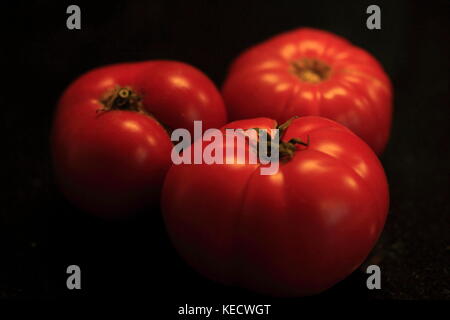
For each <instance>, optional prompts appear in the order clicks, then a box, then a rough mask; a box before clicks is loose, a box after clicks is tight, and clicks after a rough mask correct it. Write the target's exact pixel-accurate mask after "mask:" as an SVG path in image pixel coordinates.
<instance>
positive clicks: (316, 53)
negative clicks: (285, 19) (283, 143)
mask: <svg viewBox="0 0 450 320" xmlns="http://www.w3.org/2000/svg"><path fill="white" fill-rule="evenodd" d="M223 96H224V99H225V104H226V106H227V108H228V111H229V116H230V118H231V120H239V119H245V118H253V117H271V118H273V119H276V120H277V121H279V122H285V121H287V120H288V119H289V118H291V117H292V116H303V115H318V116H322V117H326V118H329V119H332V120H335V121H337V122H339V123H341V124H343V125H345V126H347V127H348V128H350V129H351V130H352V131H353V132H355V133H356V134H357V135H358V136H360V137H361V138H362V139H363V140H364V141H366V142H367V143H368V144H369V145H370V146H371V147H372V149H373V150H374V151H375V152H376V153H378V154H380V153H381V152H382V151H383V149H384V147H385V145H386V143H387V141H388V138H389V132H390V127H391V113H392V110H391V109H392V89H391V83H390V80H389V78H388V76H387V75H386V73H385V72H384V71H383V69H382V67H381V65H380V64H379V63H378V62H377V60H375V58H373V57H372V56H371V55H370V54H369V53H367V52H366V51H364V50H363V49H361V48H358V47H356V46H353V45H352V44H351V43H349V42H348V41H347V40H345V39H343V38H341V37H339V36H337V35H334V34H332V33H329V32H325V31H321V30H314V29H298V30H294V31H291V32H287V33H283V34H281V35H278V36H276V37H274V38H272V39H269V40H268V41H266V42H263V43H262V44H259V45H257V46H255V47H252V48H250V49H249V50H247V51H246V52H244V53H243V54H242V55H241V56H239V57H238V58H237V59H236V60H235V61H234V63H233V64H232V66H231V69H230V72H229V75H228V77H227V79H226V81H225V84H224V86H223Z"/></svg>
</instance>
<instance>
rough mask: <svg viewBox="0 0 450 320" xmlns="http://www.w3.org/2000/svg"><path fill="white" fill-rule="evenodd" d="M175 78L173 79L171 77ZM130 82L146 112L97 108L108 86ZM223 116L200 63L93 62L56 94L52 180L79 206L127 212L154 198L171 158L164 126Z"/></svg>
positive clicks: (114, 214) (211, 122)
mask: <svg viewBox="0 0 450 320" xmlns="http://www.w3.org/2000/svg"><path fill="white" fill-rule="evenodd" d="M173 79H175V80H176V81H172V80H173ZM116 86H120V87H127V86H128V87H131V88H132V89H133V90H134V91H135V92H136V93H137V94H138V95H140V96H141V97H142V107H143V109H144V111H145V112H147V114H145V113H141V112H135V111H129V110H109V111H101V109H102V108H103V107H104V106H103V105H102V103H101V102H100V100H101V99H102V97H103V96H104V95H105V93H106V92H108V91H109V90H111V89H113V88H115V87H116ZM194 120H203V125H204V126H205V127H215V126H219V127H220V126H221V125H223V124H224V123H226V111H225V107H224V103H223V101H222V99H221V97H220V94H219V92H218V90H217V89H216V88H215V86H214V84H213V83H212V82H211V81H210V80H209V79H208V78H207V77H206V76H205V75H204V74H203V73H201V72H200V71H199V70H197V69H195V68H194V67H191V66H189V65H187V64H184V63H180V62H175V61H149V62H139V63H124V64H117V65H112V66H106V67H101V68H98V69H95V70H92V71H90V72H88V73H86V74H84V75H82V76H81V77H80V78H78V79H77V80H76V81H74V82H73V83H72V84H71V85H70V86H69V87H68V88H67V90H66V91H65V92H64V94H63V95H62V97H61V99H60V101H59V104H58V108H57V111H56V114H55V117H54V123H53V132H52V156H53V164H54V172H55V177H56V180H57V183H58V185H59V187H60V189H61V191H62V192H63V193H64V194H65V196H66V197H67V198H68V199H69V200H70V201H71V202H72V203H74V204H75V205H77V206H78V207H80V208H81V209H83V210H85V211H88V212H90V213H93V214H95V215H98V216H101V217H104V218H120V217H126V216H128V215H130V214H132V213H134V212H136V211H137V210H140V209H142V208H144V207H149V206H152V205H158V203H159V196H160V191H161V187H162V184H163V182H164V176H165V173H166V172H167V170H168V168H169V167H170V165H171V163H172V162H171V158H170V153H171V150H172V143H171V141H170V136H169V134H168V133H167V132H166V130H165V128H164V126H166V127H167V128H178V127H181V128H187V129H191V126H192V122H193V121H194Z"/></svg>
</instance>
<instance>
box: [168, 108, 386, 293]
mask: <svg viewBox="0 0 450 320" xmlns="http://www.w3.org/2000/svg"><path fill="white" fill-rule="evenodd" d="M229 128H234V129H243V130H247V129H257V130H258V131H265V132H270V130H271V129H275V128H278V129H279V136H280V137H281V139H280V141H279V147H278V152H279V157H278V159H279V167H278V171H277V172H275V173H274V174H270V175H264V174H261V170H260V167H261V166H262V165H263V164H261V163H259V162H258V163H250V162H244V163H239V162H238V161H237V160H238V158H239V156H238V155H239V154H241V157H248V154H249V153H251V152H258V150H259V148H255V143H254V141H253V142H252V141H250V140H248V142H247V143H245V144H233V145H232V146H230V145H229V141H230V140H227V138H226V135H227V133H226V129H229ZM221 130H222V131H223V136H224V138H223V139H221V140H220V142H221V143H222V148H223V150H222V152H221V155H222V156H223V157H230V156H232V157H233V159H234V161H222V163H223V164H216V163H205V162H203V163H199V164H193V163H191V164H189V163H180V164H179V165H173V166H172V167H171V168H170V170H169V171H168V173H167V175H166V178H165V183H164V187H163V193H162V200H161V201H162V202H161V204H162V211H163V216H164V221H165V224H166V227H167V230H168V234H169V236H170V238H171V241H172V243H173V244H174V246H175V248H176V250H177V251H178V252H179V254H180V255H181V256H182V257H183V258H184V259H185V260H186V261H187V263H188V264H189V265H190V266H192V267H193V268H194V269H195V270H197V271H198V272H200V273H201V274H203V275H205V276H206V277H208V278H210V279H213V280H216V281H219V282H221V283H224V284H229V285H237V286H241V287H244V288H248V289H250V290H254V291H257V292H260V293H264V294H269V295H277V296H303V295H311V294H316V293H319V292H322V291H324V290H326V289H327V288H329V287H331V286H333V285H334V284H336V283H337V282H339V281H341V280H342V279H344V278H345V277H347V276H348V275H349V274H351V273H352V272H353V271H354V270H355V269H357V268H358V267H359V266H360V265H361V263H362V262H363V261H364V260H365V258H366V257H367V256H368V254H369V252H370V251H371V249H372V248H373V246H374V245H375V243H376V241H377V239H378V237H379V236H380V233H381V231H382V229H383V226H384V223H385V220H386V216H387V213H388V206H389V192H388V184H387V180H386V176H385V173H384V170H383V167H382V165H381V164H380V161H379V160H378V158H377V156H376V154H375V153H374V152H373V150H372V149H371V148H370V147H369V146H368V145H367V144H366V143H365V142H364V141H363V140H361V139H360V138H359V137H357V136H356V135H355V134H354V133H353V132H351V131H350V130H349V129H348V128H346V127H344V126H342V125H340V124H339V123H337V122H334V121H332V120H329V119H326V118H321V117H316V116H305V117H300V118H297V119H291V120H290V121H288V122H286V123H284V124H282V125H280V126H278V125H277V121H275V120H274V119H270V118H254V119H246V120H240V121H235V122H232V123H229V124H227V125H226V126H224V127H222V129H221ZM256 142H257V143H258V141H256ZM211 143H213V142H212V141H208V140H205V139H203V140H197V141H196V142H194V144H193V145H192V146H191V147H190V148H192V149H193V150H194V152H195V150H196V149H197V150H200V151H201V152H202V151H204V150H205V149H206V148H208V147H209V145H210V144H211ZM214 143H217V141H215V142H214ZM199 146H200V148H199ZM230 148H233V149H234V151H233V153H230V152H229V151H230V150H229V149H230ZM239 148H241V149H239ZM267 148H271V146H270V145H268V146H267ZM186 150H187V151H189V152H188V154H192V153H191V151H192V150H188V149H186ZM271 151H273V150H271ZM242 155H244V156H242ZM245 155H247V156H245ZM244 159H248V158H244ZM228 160H229V159H228ZM241 160H242V159H241ZM264 165H268V164H264Z"/></svg>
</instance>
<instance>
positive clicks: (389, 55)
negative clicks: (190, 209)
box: [0, 0, 450, 314]
mask: <svg viewBox="0 0 450 320" xmlns="http://www.w3.org/2000/svg"><path fill="white" fill-rule="evenodd" d="M74 3H75V2H74ZM70 4H72V3H71V2H64V1H54V2H50V1H34V2H26V3H25V2H24V3H23V4H14V5H13V4H11V2H9V3H8V4H6V3H5V4H2V19H1V34H2V37H1V39H2V41H1V53H2V59H1V64H2V76H3V85H2V87H1V94H0V99H1V100H0V102H1V114H2V117H1V130H2V131H3V132H2V135H1V136H2V147H3V148H2V156H1V158H2V162H3V165H2V179H1V180H2V183H3V191H2V198H3V199H2V201H1V206H0V208H1V216H0V217H1V220H0V240H1V244H0V250H1V251H0V298H5V297H6V298H18V299H22V298H49V299H53V298H66V299H73V298H75V299H84V298H103V297H109V298H119V299H121V298H128V299H130V298H131V299H142V298H144V299H146V298H147V297H150V296H154V298H152V299H153V300H149V301H153V303H154V304H156V305H157V306H161V308H163V307H162V306H164V310H165V312H166V313H167V314H175V312H176V310H177V308H176V306H177V305H184V304H185V303H196V304H199V305H202V304H203V305H205V304H208V303H209V304H211V305H214V304H217V305H218V304H222V303H237V304H243V303H261V304H264V303H271V304H275V307H274V308H275V309H273V310H274V314H277V313H279V312H287V310H294V309H296V308H297V306H298V305H301V304H302V303H304V302H305V301H317V300H321V299H328V300H336V299H358V300H367V299H369V300H372V299H450V283H449V279H450V239H449V238H450V232H449V231H450V204H449V203H450V202H449V189H450V188H449V180H450V179H449V169H448V168H449V163H450V157H449V137H450V136H449V118H450V117H449V114H450V113H449V90H448V72H449V64H448V60H449V39H450V38H449V16H448V9H449V5H448V2H447V1H437V2H430V1H427V2H420V3H419V2H409V1H370V2H367V1H357V2H356V1H355V2H351V3H350V2H344V1H301V0H290V1H283V0H279V1H240V2H231V1H221V2H213V1H202V2H197V1H195V2H193V1H145V2H144V1H142V2H132V1H122V2H120V3H117V4H114V3H112V2H108V3H103V4H100V3H96V4H93V3H92V2H91V3H89V2H77V4H78V5H80V7H81V11H82V29H81V30H72V31H70V30H68V29H67V28H66V18H67V16H68V15H67V14H66V8H67V6H68V5H70ZM370 4H378V5H379V6H380V7H381V12H382V29H381V30H373V31H372V30H368V29H367V28H366V18H367V17H368V15H367V14H366V8H367V6H368V5H370ZM300 26H310V27H316V28H322V29H327V30H330V31H332V32H335V33H337V34H340V35H342V36H344V37H346V38H348V39H349V40H350V41H352V42H354V43H355V44H357V45H359V46H361V47H363V48H365V49H367V50H368V51H369V52H371V53H372V54H373V55H374V56H375V57H377V58H378V59H379V60H380V61H381V63H382V64H383V66H384V67H385V69H386V71H387V73H388V74H389V75H390V77H391V79H392V81H393V85H394V90H395V91H394V93H395V103H394V123H393V131H392V135H391V140H390V143H389V145H388V148H387V150H386V152H385V153H384V154H383V155H382V157H381V160H382V162H383V164H384V166H385V170H386V173H387V175H388V179H389V183H390V192H391V204H390V205H391V208H390V213H389V217H388V221H387V224H386V228H385V230H384V232H383V234H382V237H381V239H380V241H379V243H378V245H377V247H376V248H375V249H374V251H373V252H372V254H371V256H370V257H369V259H368V261H367V262H366V264H365V265H367V264H370V263H376V264H378V265H379V266H380V267H381V270H382V289H381V290H374V291H369V290H367V288H366V286H365V281H366V278H367V275H366V274H365V273H364V270H365V268H364V266H363V267H362V268H361V269H360V270H358V271H356V272H354V273H353V274H352V275H351V276H350V277H348V278H347V279H346V280H344V281H343V282H341V283H340V284H338V285H336V286H335V287H333V288H332V289H330V290H328V291H326V292H324V293H323V294H320V295H317V296H314V297H307V298H302V299H273V298H270V297H265V296H260V295H257V294H253V293H250V292H247V291H245V290H242V289H237V288H231V287H225V286H222V285H219V284H216V283H213V282H210V281H208V280H206V279H204V278H203V277H201V276H200V275H197V274H196V273H195V272H194V271H192V270H191V269H190V268H188V267H187V266H186V265H185V264H184V262H183V261H181V259H180V258H179V257H178V256H177V255H176V253H175V251H174V250H173V249H172V247H171V245H170V243H169V241H168V239H167V237H166V234H165V231H164V227H163V224H162V221H161V217H160V214H159V212H145V213H142V214H140V215H138V216H137V217H136V218H134V219H132V220H130V221H122V222H106V221H101V220H98V219H96V218H93V217H91V216H89V215H87V214H85V213H83V212H81V211H79V210H77V209H76V208H74V207H73V206H71V205H70V204H69V203H68V202H66V200H65V199H64V198H63V197H62V196H61V195H60V193H59V192H58V190H57V188H56V186H55V185H54V183H53V180H52V172H51V162H50V157H49V133H50V128H51V119H52V113H53V111H54V109H55V107H56V103H57V99H58V97H59V95H60V94H61V93H62V91H63V90H64V88H65V87H66V86H68V85H69V83H70V82H71V81H73V80H74V78H76V77H77V76H79V75H80V74H82V73H83V72H85V71H88V70H90V69H92V68H95V67H97V66H101V65H105V64H110V63H114V62H123V61H135V60H148V59H175V60H181V61H184V62H187V63H190V64H192V65H194V66H196V67H198V68H200V69H201V70H203V71H204V72H205V73H206V74H207V75H209V76H210V77H211V79H212V80H213V81H214V82H215V83H216V84H217V85H220V84H221V83H222V81H223V79H224V77H225V75H226V70H227V67H228V66H229V64H230V62H231V61H232V59H233V58H234V57H236V56H237V55H238V54H239V53H240V52H241V51H242V50H244V49H245V48H246V47H248V46H249V45H252V44H255V43H258V42H260V41H262V40H264V39H266V38H268V37H270V36H272V35H275V34H277V33H279V32H282V31H286V30H289V29H293V28H296V27H300ZM71 264H77V265H80V267H81V270H82V290H80V291H69V290H67V289H66V286H65V281H66V276H67V275H66V268H67V266H68V265H71ZM155 297H156V298H155ZM155 307H156V306H155Z"/></svg>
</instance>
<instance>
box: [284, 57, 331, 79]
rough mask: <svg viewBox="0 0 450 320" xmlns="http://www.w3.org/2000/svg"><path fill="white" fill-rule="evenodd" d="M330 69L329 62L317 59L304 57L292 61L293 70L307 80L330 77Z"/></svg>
mask: <svg viewBox="0 0 450 320" xmlns="http://www.w3.org/2000/svg"><path fill="white" fill-rule="evenodd" d="M330 71H331V67H330V66H329V65H328V64H326V63H325V62H323V61H320V60H317V59H312V58H303V59H300V60H297V61H294V62H292V63H291V72H292V73H293V74H294V75H295V76H297V77H298V78H299V79H300V80H302V81H305V82H310V83H319V82H322V81H324V80H326V79H327V78H328V77H329V75H330Z"/></svg>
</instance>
